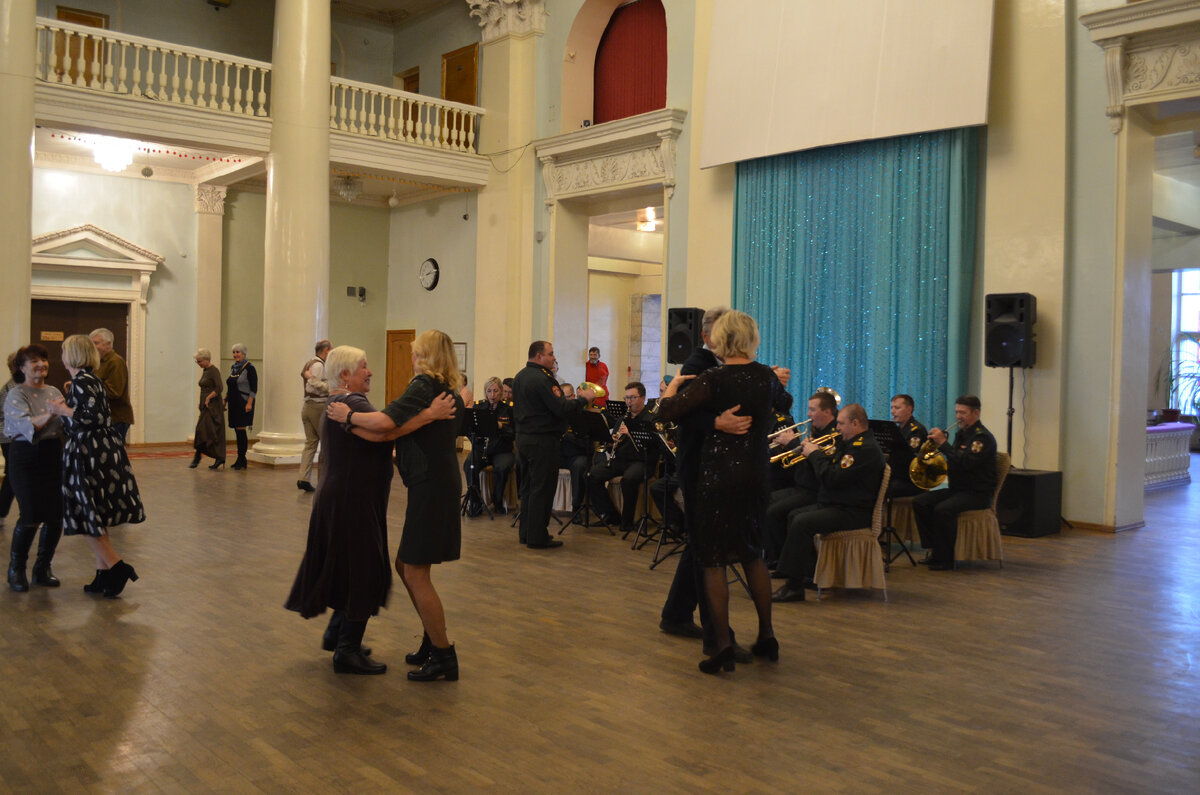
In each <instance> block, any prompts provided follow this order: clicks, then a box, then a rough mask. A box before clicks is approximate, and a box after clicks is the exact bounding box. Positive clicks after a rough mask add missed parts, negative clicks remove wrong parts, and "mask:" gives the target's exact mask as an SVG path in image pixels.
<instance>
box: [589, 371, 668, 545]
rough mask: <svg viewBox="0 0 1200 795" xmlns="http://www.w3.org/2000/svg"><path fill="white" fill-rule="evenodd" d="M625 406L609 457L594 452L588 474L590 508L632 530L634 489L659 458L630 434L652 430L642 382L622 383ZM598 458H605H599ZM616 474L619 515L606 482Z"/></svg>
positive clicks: (651, 472)
mask: <svg viewBox="0 0 1200 795" xmlns="http://www.w3.org/2000/svg"><path fill="white" fill-rule="evenodd" d="M625 405H626V406H627V407H628V409H629V411H628V413H627V414H626V415H625V417H624V419H623V420H622V421H621V424H620V425H618V426H617V428H616V430H615V431H614V432H613V445H614V448H613V451H612V455H611V458H609V457H608V456H607V454H606V453H603V452H602V453H597V454H596V455H597V459H596V461H595V463H593V464H592V471H591V472H590V473H589V474H588V489H589V490H590V494H591V500H592V507H593V508H595V510H596V513H597V514H598V515H599V516H600V517H601V518H602V519H603V520H604V521H605V522H606V523H608V524H616V523H618V522H620V525H621V531H622V532H628V531H630V530H632V529H633V525H634V522H635V516H634V514H635V512H636V511H637V498H638V489H639V488H641V485H642V484H643V483H644V482H646V481H647V480H649V479H650V477H651V476H652V475H653V474H654V470H655V469H656V468H657V466H658V457H659V452H658V448H657V447H656V446H649V449H647V447H648V446H647V445H646V443H645V442H640V443H639V442H638V441H637V440H636V439H635V438H634V435H633V432H636V433H638V435H640V436H641V437H642V438H643V439H645V438H646V437H648V436H649V435H650V433H651V432H653V430H654V427H653V422H654V421H653V419H652V418H651V416H650V412H648V411H646V387H645V385H644V384H642V382H640V381H631V382H629V383H628V384H626V385H625ZM631 431H632V432H631ZM601 457H604V458H606V459H607V460H601ZM617 475H620V476H621V497H622V505H621V513H620V514H617V509H616V507H615V506H614V505H613V502H612V497H610V496H609V494H608V487H607V485H606V484H607V483H608V481H610V480H612V479H613V478H615V477H616V476H617Z"/></svg>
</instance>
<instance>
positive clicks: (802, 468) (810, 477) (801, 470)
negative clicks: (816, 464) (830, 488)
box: [788, 418, 882, 491]
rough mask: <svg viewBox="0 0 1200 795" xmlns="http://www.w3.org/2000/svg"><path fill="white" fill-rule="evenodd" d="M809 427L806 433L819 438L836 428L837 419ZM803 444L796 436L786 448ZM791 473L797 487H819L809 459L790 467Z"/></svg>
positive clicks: (810, 489)
mask: <svg viewBox="0 0 1200 795" xmlns="http://www.w3.org/2000/svg"><path fill="white" fill-rule="evenodd" d="M809 427H810V428H812V431H811V432H810V433H808V434H807V435H808V436H809V437H811V438H813V439H820V438H821V437H822V436H828V435H829V434H831V433H833V432H834V431H836V430H837V419H836V418H835V419H834V421H833V422H831V423H829V424H828V425H826V426H825V427H824V428H816V427H813V426H811V425H810V426H809ZM871 441H872V443H873V442H874V441H875V437H874V436H872V437H871ZM803 444H804V441H803V439H802V438H800V437H797V438H795V439H793V440H792V443H791V444H789V445H788V449H789V450H796V449H798V448H799V447H801V446H802V445H803ZM818 455H819V453H818ZM880 455H882V453H880ZM792 473H793V477H794V478H795V479H796V480H795V482H796V485H797V486H798V487H800V488H802V489H808V490H809V491H818V490H819V489H820V487H821V484H820V481H818V480H817V476H816V473H815V472H814V471H813V468H812V462H811V461H809V459H807V458H806V459H804V460H803V461H801V462H800V463H799V464H796V465H795V466H794V467H792Z"/></svg>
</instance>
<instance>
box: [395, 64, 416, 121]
mask: <svg viewBox="0 0 1200 795" xmlns="http://www.w3.org/2000/svg"><path fill="white" fill-rule="evenodd" d="M392 83H393V85H392V88H398V89H400V90H401V91H407V92H408V93H410V94H420V93H421V67H419V66H414V67H413V68H411V69H406V70H404V71H403V72H397V73H396V74H395V75H394V76H393V78H392ZM406 122H412V128H411V129H412V131H413V132H414V133H415V132H417V131H418V130H420V129H421V126H420V125H421V108H420V106H419V105H416V104H413V103H412V102H409V101H407V100H406V101H405V103H404V106H403V109H402V110H401V112H400V124H401V125H402V127H401V130H402V132H405V133H407V132H408V130H409V128H408V127H407V126H404V125H405V123H406Z"/></svg>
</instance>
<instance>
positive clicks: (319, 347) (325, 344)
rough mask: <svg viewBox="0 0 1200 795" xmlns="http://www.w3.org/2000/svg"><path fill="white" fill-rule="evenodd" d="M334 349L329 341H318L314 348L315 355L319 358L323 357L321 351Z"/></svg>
mask: <svg viewBox="0 0 1200 795" xmlns="http://www.w3.org/2000/svg"><path fill="white" fill-rule="evenodd" d="M332 347H333V343H332V342H330V341H329V340H317V344H316V345H314V346H313V353H315V354H316V355H317V356H320V355H321V351H327V350H329V349H330V348H332Z"/></svg>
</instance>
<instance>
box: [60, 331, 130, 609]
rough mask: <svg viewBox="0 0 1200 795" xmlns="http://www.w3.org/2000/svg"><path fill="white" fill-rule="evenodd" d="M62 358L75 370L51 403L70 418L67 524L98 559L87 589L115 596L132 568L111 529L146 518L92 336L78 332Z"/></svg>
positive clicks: (66, 463) (66, 461) (65, 489)
mask: <svg viewBox="0 0 1200 795" xmlns="http://www.w3.org/2000/svg"><path fill="white" fill-rule="evenodd" d="M62 361H63V365H64V366H65V367H66V368H67V372H68V373H70V374H71V389H70V391H69V392H68V393H67V398H66V400H62V399H59V400H54V401H51V402H50V411H51V412H52V413H54V414H57V415H59V416H60V417H65V418H66V420H67V422H66V425H67V441H66V444H64V445H63V489H62V493H63V525H64V530H65V532H66V534H67V535H69V536H74V535H82V536H84V537H85V538H86V539H87V542H88V546H90V547H91V549H92V556H93V557H95V559H96V578H95V579H94V580H92V582H91V583H90V584H88V585H85V586H83V590H85V591H87V592H88V593H99V592H101V591H103V592H104V596H105V597H106V598H108V599H115V598H116V597H117V596H118V595H119V594H120V593H121V591H123V590H124V589H125V584H126V583H128V582H129V581H130V580H134V581H136V580H137V578H138V575H137V572H136V571H134V570H133V566H130V565H129V564H128V563H126V562H125V561H123V560H121V556H120V555H118V554H117V552H116V550H115V549H113V545H112V542H111V541H110V540H109V537H108V528H109V527H112V526H114V525H119V524H137V523H138V522H144V521H146V513H145V511H144V510H143V509H142V499H141V496H140V495H139V494H138V487H137V481H136V480H134V478H133V467H131V466H130V465H129V457H128V456H127V455H126V454H125V441H124V439H123V438H122V437H121V435H120V434H118V433H117V429H116V428H115V427H114V426H113V424H112V413H111V412H110V410H109V406H108V394H107V392H106V391H105V388H104V382H103V381H101V380H100V379H99V378H97V377H96V375H95V373H94V372H93V371H94V370H95V369H96V368H97V367H99V366H100V355H99V353H98V352H97V351H96V346H95V345H93V344H92V341H91V339H90V338H88V337H85V336H83V335H82V334H73V335H71V336H70V337H67V338H66V339H65V340H63V346H62Z"/></svg>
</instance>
